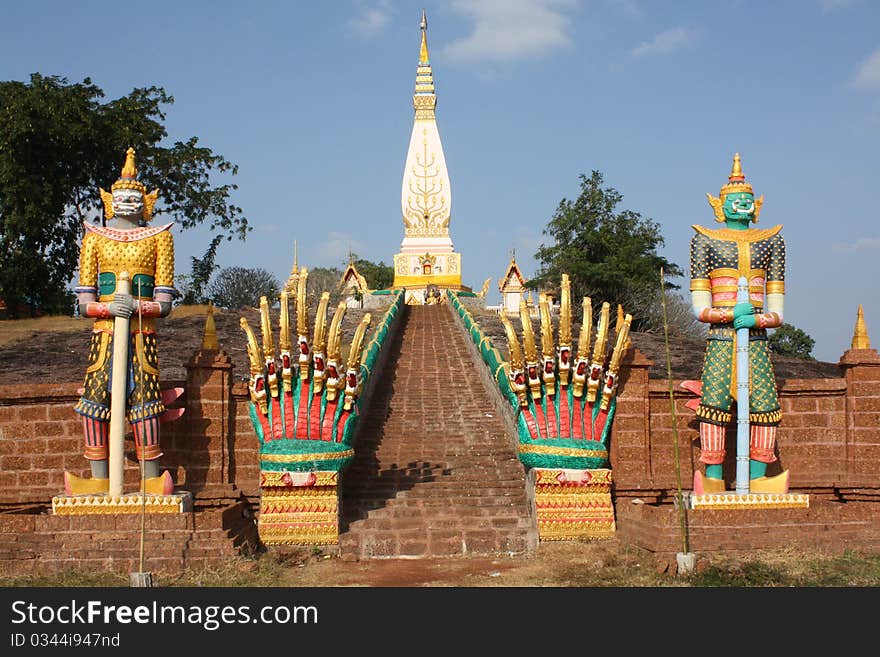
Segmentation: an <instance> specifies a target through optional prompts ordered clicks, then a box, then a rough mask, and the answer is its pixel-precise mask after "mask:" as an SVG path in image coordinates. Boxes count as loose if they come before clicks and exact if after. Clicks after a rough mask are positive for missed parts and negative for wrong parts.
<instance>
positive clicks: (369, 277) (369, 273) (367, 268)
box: [346, 258, 394, 290]
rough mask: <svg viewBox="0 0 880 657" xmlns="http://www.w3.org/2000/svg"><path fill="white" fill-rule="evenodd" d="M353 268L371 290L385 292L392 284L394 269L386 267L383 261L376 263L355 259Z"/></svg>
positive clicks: (389, 266)
mask: <svg viewBox="0 0 880 657" xmlns="http://www.w3.org/2000/svg"><path fill="white" fill-rule="evenodd" d="M347 264H348V263H346V266H347ZM354 266H355V267H357V270H358V272H360V274H361V276H363V277H364V279H365V280H366V281H367V285H368V286H369V288H370V289H371V290H385V289H388V288H389V287H391V286H392V285H393V284H394V267H393V266H391V265H386V264H385V262H384V261H379V262H378V263H376V262H372V261H370V260H366V259H364V258H357V259H355V260H354Z"/></svg>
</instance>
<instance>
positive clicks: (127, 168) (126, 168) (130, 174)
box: [122, 146, 137, 179]
mask: <svg viewBox="0 0 880 657" xmlns="http://www.w3.org/2000/svg"><path fill="white" fill-rule="evenodd" d="M122 177H123V178H133V179H134V178H137V167H136V166H135V165H134V149H133V148H132V147H131V146H129V147H128V150H127V151H125V164H124V165H123V167H122Z"/></svg>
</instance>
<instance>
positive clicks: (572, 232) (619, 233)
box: [526, 171, 682, 330]
mask: <svg viewBox="0 0 880 657" xmlns="http://www.w3.org/2000/svg"><path fill="white" fill-rule="evenodd" d="M579 179H580V188H581V192H580V195H579V196H578V198H577V199H576V200H574V201H571V200H569V199H562V200H561V201H560V202H559V205H558V206H557V208H556V212H555V213H554V215H553V218H552V219H551V220H550V222H549V223H548V224H547V226H546V228H545V229H544V231H543V234H544V235H546V236H548V237H549V238H550V240H549V242H548V243H546V244H543V243H542V244H541V246H540V247H539V248H538V251H537V252H536V253H535V257H536V258H537V259H538V261H539V262H540V263H541V270H540V273H539V274H538V276H536V277H534V278H532V279H531V280H529V281H528V282H527V283H526V287H528V288H530V289H534V290H558V287H559V281H560V280H561V278H562V274H564V273H565V274H568V275H569V277H570V280H571V295H572V299H580V298H582V297H585V296H588V297H590V298H591V299H593V302H594V304H595V303H601V302H603V301H608V302H609V303H611V305H612V308H614V307H616V305H617V304H621V305H623V307H624V309H625V310H626V311H627V312H632V313H633V325H632V328H633V330H648V329H656V328H660V329H662V323H661V325H660V326H659V327H658V326H652V325H651V324H650V323H649V322H648V321H647V319H646V315H645V314H644V313H639V312H633V311H634V310H635V311H637V310H638V309H640V308H649V307H653V306H655V305H657V304H658V297H657V290H658V287H659V272H660V268H661V267H663V268H664V270H665V271H666V274H667V275H668V276H670V277H676V276H681V275H682V271H681V269H680V268H679V267H678V265H676V264H674V263H671V262H669V261H667V260H666V258H664V257H663V256H661V255H659V254H658V253H657V249H658V248H659V247H661V246H662V245H663V243H664V241H663V237H662V235H661V234H660V226H659V224H657V223H655V222H654V221H652V220H650V219H645V218H643V217H642V215H641V214H640V213H638V212H634V211H632V210H618V209H617V207H618V205H619V204H620V203H621V201H623V196H622V195H621V194H620V193H619V192H618V191H617V190H615V189H614V188H612V187H603V183H604V178H603V176H602V174H601V173H600V172H599V171H593V172H592V175H591V176H590V177H589V178H588V177H587V176H586V175H584V174H581V175H580V176H579ZM665 285H666V287H667V288H668V289H677V288H678V287H679V286H677V285H673V284H672V283H668V282H666V283H665ZM655 314H656V313H655Z"/></svg>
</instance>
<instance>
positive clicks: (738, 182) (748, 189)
mask: <svg viewBox="0 0 880 657" xmlns="http://www.w3.org/2000/svg"><path fill="white" fill-rule="evenodd" d="M728 194H751V195H752V196H753V197H754V195H755V193H754V192H753V191H752V185H751V183H748V182H746V177H745V174H744V173H743V171H742V161H741V160H740V157H739V153H734V155H733V166H732V167H731V169H730V175H729V176H728V177H727V184H726V185H722V186H721V195H720V198H716V197H714V196H712V195H711V194H706V198H708V199H709V205H711V206H712V211H713V212H714V213H715V221H717V222H718V223H722V224H723V223H724V222H725V216H724V201H725V199H726V198H727V196H728ZM763 203H764V196H763V195H761V197H760V198H757V199H755V210H754V214H753V215H752V223H757V222H758V214H760V212H761V205H763Z"/></svg>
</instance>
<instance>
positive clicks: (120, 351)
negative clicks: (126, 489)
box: [109, 271, 131, 498]
mask: <svg viewBox="0 0 880 657" xmlns="http://www.w3.org/2000/svg"><path fill="white" fill-rule="evenodd" d="M116 292H118V293H119V294H130V293H131V276H130V275H129V273H128V272H127V271H123V272H120V273H119V277H118V279H117V282H116ZM129 324H130V319H129V318H128V317H116V318H115V319H114V320H113V367H112V370H111V376H112V377H113V384H112V387H111V390H110V395H111V396H110V457H109V476H110V481H109V494H110V497H111V498H112V497H121V496H122V473H123V468H124V465H125V406H126V401H127V400H126V397H127V395H126V394H125V391H126V384H127V380H128V342H129Z"/></svg>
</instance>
